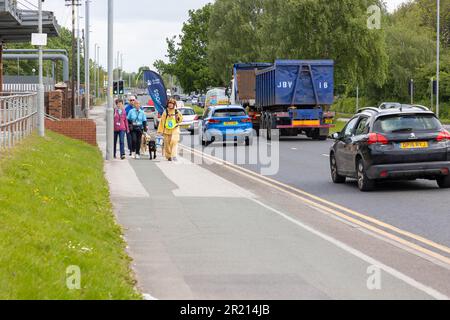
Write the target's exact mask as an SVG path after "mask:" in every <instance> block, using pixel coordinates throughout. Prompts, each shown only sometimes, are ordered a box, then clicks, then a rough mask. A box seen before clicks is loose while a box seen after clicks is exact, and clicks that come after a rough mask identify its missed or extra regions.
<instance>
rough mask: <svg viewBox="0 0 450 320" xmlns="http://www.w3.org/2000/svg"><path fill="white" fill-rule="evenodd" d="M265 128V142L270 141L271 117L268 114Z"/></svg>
mask: <svg viewBox="0 0 450 320" xmlns="http://www.w3.org/2000/svg"><path fill="white" fill-rule="evenodd" d="M266 128H267V140H268V141H270V140H272V115H270V114H268V115H267V117H266Z"/></svg>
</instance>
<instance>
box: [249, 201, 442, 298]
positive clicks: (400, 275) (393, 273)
mask: <svg viewBox="0 0 450 320" xmlns="http://www.w3.org/2000/svg"><path fill="white" fill-rule="evenodd" d="M250 200H252V201H254V202H256V203H257V204H259V205H260V206H262V207H264V208H266V209H268V210H270V211H272V212H274V213H276V214H278V215H279V216H281V217H282V218H284V219H286V220H288V221H289V222H292V223H294V224H296V225H297V226H299V227H301V228H303V229H305V230H307V231H309V232H311V233H313V234H315V235H316V236H318V237H320V238H322V239H324V240H326V241H328V242H330V243H332V244H334V245H335V246H337V247H339V248H341V249H342V250H344V251H346V252H348V253H350V254H352V255H354V256H356V257H358V258H360V259H362V260H364V261H365V262H367V263H368V264H370V265H375V266H378V267H379V268H380V269H381V270H384V271H385V272H387V273H389V274H390V275H391V276H393V277H395V278H397V279H399V280H402V281H403V282H405V283H407V284H408V285H410V286H412V287H414V288H416V289H417V290H420V291H422V292H424V293H426V294H428V295H429V296H431V297H433V298H434V299H437V300H449V298H448V297H447V296H446V295H444V294H442V293H440V292H439V291H437V290H435V289H433V288H430V287H428V286H426V285H424V284H422V283H420V282H418V281H416V280H414V279H412V278H410V277H408V276H407V275H405V274H403V273H401V272H400V271H397V270H395V269H393V268H391V267H389V266H387V265H385V264H383V263H381V262H379V261H377V260H375V259H374V258H372V257H369V256H368V255H366V254H364V253H362V252H360V251H358V250H356V249H354V248H352V247H350V246H348V245H346V244H345V243H343V242H341V241H339V240H337V239H335V238H333V237H330V236H328V235H326V234H324V233H322V232H320V231H318V230H316V229H314V228H312V227H310V226H308V225H306V224H304V223H302V222H300V221H298V220H295V219H294V218H291V217H289V216H288V215H286V214H284V213H283V212H281V211H279V210H277V209H274V208H272V207H270V206H268V205H266V204H264V203H262V202H261V201H258V200H256V199H250Z"/></svg>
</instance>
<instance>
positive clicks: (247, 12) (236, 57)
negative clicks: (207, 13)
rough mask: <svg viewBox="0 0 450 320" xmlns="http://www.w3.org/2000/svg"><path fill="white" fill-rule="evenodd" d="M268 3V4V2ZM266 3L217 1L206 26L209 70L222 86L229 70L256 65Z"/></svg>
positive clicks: (264, 0)
mask: <svg viewBox="0 0 450 320" xmlns="http://www.w3.org/2000/svg"><path fill="white" fill-rule="evenodd" d="M269 1H270V0H269ZM266 2H267V0H217V1H216V2H215V3H214V5H213V8H212V12H211V19H210V24H209V45H208V56H209V67H210V68H211V72H212V74H213V75H214V76H215V77H216V78H218V79H219V80H220V82H221V84H222V85H225V84H227V83H228V82H229V80H230V79H231V75H232V72H231V70H232V66H233V64H235V63H238V62H258V61H259V59H260V57H261V42H260V37H259V36H258V33H259V30H260V18H261V16H262V14H263V9H264V3H266Z"/></svg>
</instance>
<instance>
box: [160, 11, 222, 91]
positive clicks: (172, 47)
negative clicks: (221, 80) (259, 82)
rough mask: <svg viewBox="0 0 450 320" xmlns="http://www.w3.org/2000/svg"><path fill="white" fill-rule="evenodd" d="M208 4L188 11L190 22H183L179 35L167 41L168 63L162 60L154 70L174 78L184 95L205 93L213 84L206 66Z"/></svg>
mask: <svg viewBox="0 0 450 320" xmlns="http://www.w3.org/2000/svg"><path fill="white" fill-rule="evenodd" d="M210 14H211V5H210V4H207V5H206V6H204V7H203V8H201V9H198V10H190V11H189V19H188V21H187V22H185V23H184V25H183V29H182V33H181V35H179V36H178V39H179V42H178V43H177V42H176V41H177V37H173V38H171V39H167V46H168V53H167V57H168V58H169V63H164V62H163V61H161V60H158V61H156V62H155V64H154V67H155V68H156V69H157V70H158V71H159V72H160V73H162V74H170V75H173V76H175V77H176V78H177V79H178V81H179V83H180V84H181V86H182V87H183V89H184V90H185V91H186V92H205V91H206V89H207V88H208V87H209V86H211V85H214V84H215V83H216V81H215V80H214V78H213V77H212V76H211V73H210V70H209V66H208V53H207V46H208V28H209V21H210Z"/></svg>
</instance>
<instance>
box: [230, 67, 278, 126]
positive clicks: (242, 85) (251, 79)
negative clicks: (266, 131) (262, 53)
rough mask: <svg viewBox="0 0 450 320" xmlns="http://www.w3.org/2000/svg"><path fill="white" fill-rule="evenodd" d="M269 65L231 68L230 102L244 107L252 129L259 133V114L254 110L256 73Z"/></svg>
mask: <svg viewBox="0 0 450 320" xmlns="http://www.w3.org/2000/svg"><path fill="white" fill-rule="evenodd" d="M272 65H273V64H271V63H236V64H235V65H234V66H233V80H231V92H230V102H231V104H233V105H241V106H242V107H244V108H245V109H246V110H247V112H248V115H249V117H250V118H251V119H252V123H253V129H255V130H256V132H259V129H260V117H261V112H258V110H257V109H256V72H257V71H259V70H262V69H266V68H270V67H271V66H272Z"/></svg>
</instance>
